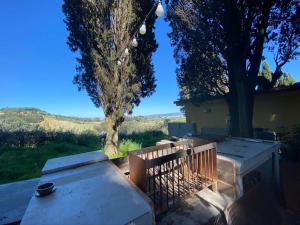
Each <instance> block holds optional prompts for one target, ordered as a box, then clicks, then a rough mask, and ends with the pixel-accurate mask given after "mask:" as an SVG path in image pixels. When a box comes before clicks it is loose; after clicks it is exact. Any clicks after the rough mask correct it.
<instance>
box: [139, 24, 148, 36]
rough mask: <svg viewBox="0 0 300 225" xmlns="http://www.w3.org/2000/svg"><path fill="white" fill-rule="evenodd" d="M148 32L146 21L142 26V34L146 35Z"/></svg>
mask: <svg viewBox="0 0 300 225" xmlns="http://www.w3.org/2000/svg"><path fill="white" fill-rule="evenodd" d="M146 32H147V28H146V23H143V25H142V26H141V27H140V34H141V35H145V34H146Z"/></svg>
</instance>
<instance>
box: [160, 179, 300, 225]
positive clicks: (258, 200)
mask: <svg viewBox="0 0 300 225" xmlns="http://www.w3.org/2000/svg"><path fill="white" fill-rule="evenodd" d="M229 211H230V216H229V218H230V219H231V224H232V225H265V224H268V225H300V213H295V212H292V211H289V210H286V209H284V208H283V207H282V206H281V205H280V204H279V202H278V200H277V197H276V196H275V194H274V193H273V192H272V191H271V190H270V189H269V188H266V187H264V186H262V185H259V186H257V187H256V188H255V189H253V190H252V191H251V192H249V193H248V194H247V195H246V196H244V197H243V198H242V199H240V200H239V201H237V202H236V203H234V204H233V205H232V207H230V210H229ZM157 224H158V225H179V224H185V225H204V224H205V225H207V224H211V225H215V224H218V225H224V224H226V222H225V219H224V216H222V215H221V214H220V213H219V211H218V210H217V209H216V208H214V207H213V206H211V205H209V204H208V203H205V202H204V201H203V200H200V199H199V198H198V197H197V196H194V197H189V198H187V199H185V200H184V201H182V202H181V203H180V204H179V205H178V207H174V208H173V209H172V210H169V211H168V212H167V213H166V214H164V215H162V216H161V217H160V218H158V219H157Z"/></svg>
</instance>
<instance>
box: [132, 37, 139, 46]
mask: <svg viewBox="0 0 300 225" xmlns="http://www.w3.org/2000/svg"><path fill="white" fill-rule="evenodd" d="M131 45H132V46H133V47H135V48H136V47H137V46H138V41H137V40H136V38H133V40H132V42H131Z"/></svg>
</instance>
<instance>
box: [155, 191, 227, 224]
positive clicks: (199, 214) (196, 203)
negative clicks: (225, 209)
mask: <svg viewBox="0 0 300 225" xmlns="http://www.w3.org/2000/svg"><path fill="white" fill-rule="evenodd" d="M221 220H222V217H221V214H220V212H219V211H218V210H217V209H216V208H215V207H213V206H211V205H209V204H207V203H206V202H205V201H203V200H201V199H200V198H199V197H197V196H196V195H195V196H191V197H189V198H186V199H185V200H183V201H181V202H180V203H178V205H177V206H174V207H173V209H171V210H169V211H168V212H167V213H166V214H164V215H162V216H161V217H160V218H158V219H157V224H158V225H181V224H184V225H203V224H222V221H221ZM217 221H219V223H216V222H217Z"/></svg>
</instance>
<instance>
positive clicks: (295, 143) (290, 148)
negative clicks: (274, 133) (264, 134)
mask: <svg viewBox="0 0 300 225" xmlns="http://www.w3.org/2000/svg"><path fill="white" fill-rule="evenodd" d="M281 141H282V142H283V146H282V149H281V150H282V154H281V155H282V157H283V158H284V159H285V160H288V161H292V162H299V163H300V124H299V125H297V126H295V127H294V128H293V130H292V132H290V133H287V134H285V135H284V136H282V137H281Z"/></svg>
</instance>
